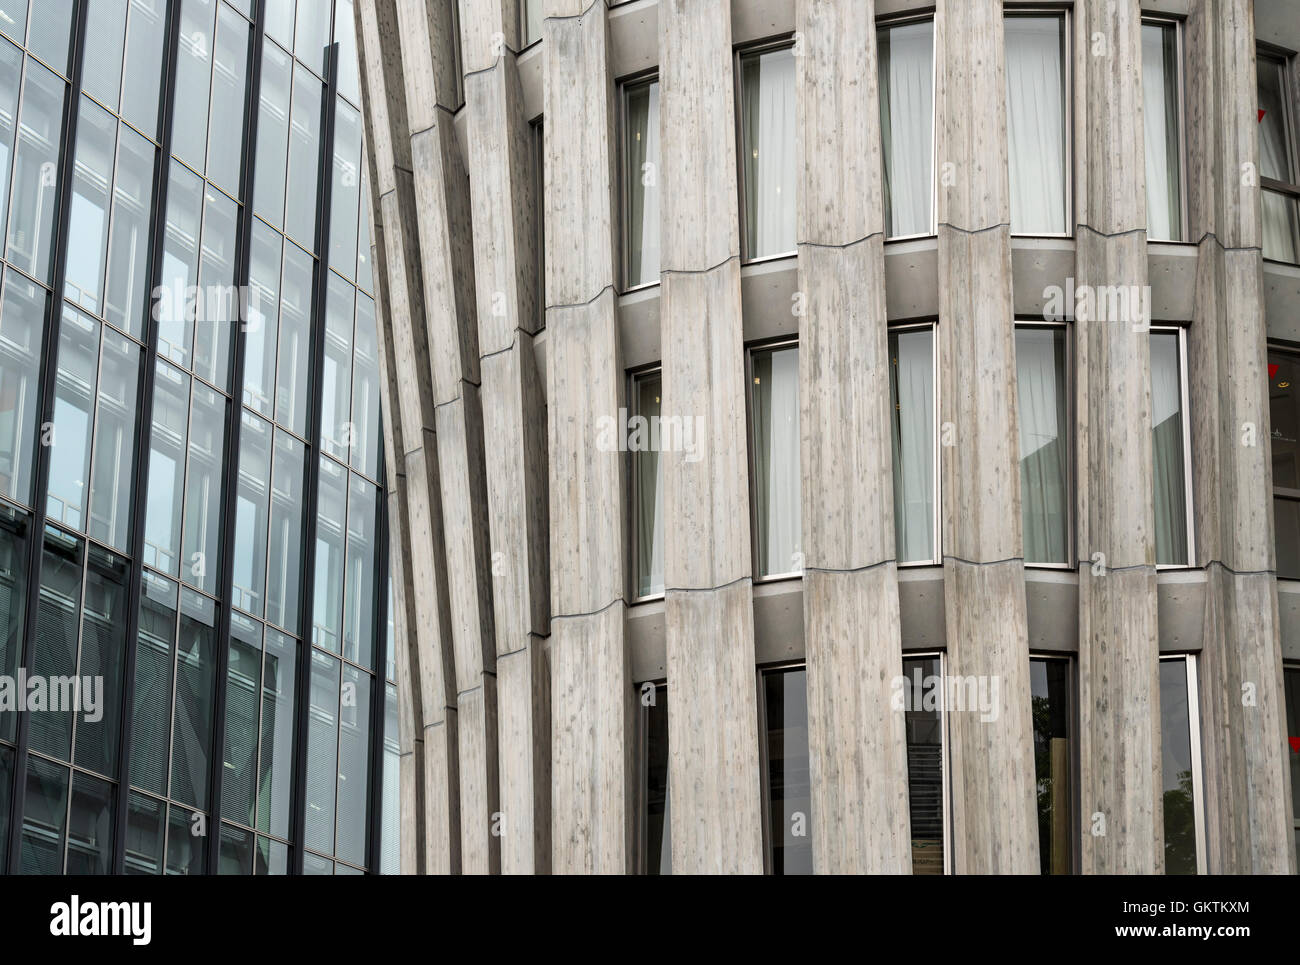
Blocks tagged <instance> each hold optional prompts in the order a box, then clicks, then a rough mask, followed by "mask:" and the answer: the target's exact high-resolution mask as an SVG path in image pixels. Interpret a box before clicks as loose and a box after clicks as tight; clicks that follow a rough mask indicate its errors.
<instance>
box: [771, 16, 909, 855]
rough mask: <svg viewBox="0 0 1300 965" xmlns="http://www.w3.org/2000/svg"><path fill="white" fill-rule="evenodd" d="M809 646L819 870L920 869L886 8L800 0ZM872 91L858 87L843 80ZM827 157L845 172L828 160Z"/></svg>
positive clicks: (803, 401) (815, 838)
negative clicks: (880, 59)
mask: <svg viewBox="0 0 1300 965" xmlns="http://www.w3.org/2000/svg"><path fill="white" fill-rule="evenodd" d="M797 17H798V30H799V33H800V36H801V44H800V56H799V57H798V58H797V59H796V70H797V72H798V81H797V94H796V98H795V104H796V108H797V114H798V122H797V124H798V126H797V130H798V144H799V152H800V153H799V178H800V180H799V193H798V197H799V201H800V203H799V206H798V208H799V242H800V243H799V291H800V292H801V293H803V296H804V298H805V299H806V306H805V312H804V315H803V316H802V318H801V321H800V330H799V367H800V371H799V392H800V414H799V418H800V425H801V426H802V431H801V433H800V434H801V436H802V448H801V452H800V460H801V462H800V464H801V465H802V467H803V471H802V479H801V480H800V485H801V487H802V491H803V548H804V557H805V566H804V574H803V611H804V642H805V646H806V647H807V654H808V658H807V659H808V745H809V767H810V773H811V778H812V782H811V783H812V794H813V796H812V815H811V823H812V841H813V867H814V869H815V870H816V871H817V872H824V873H837V874H853V873H876V874H881V873H904V874H905V873H908V872H910V871H911V869H912V854H911V848H910V847H909V838H910V834H909V822H908V799H907V746H906V733H905V731H904V726H903V715H902V714H901V713H898V712H895V711H892V710H891V709H890V707H891V696H892V686H891V684H892V681H893V680H894V679H895V678H896V677H898V676H899V675H901V674H902V672H903V663H902V648H901V641H900V637H899V622H898V571H897V568H896V566H895V559H896V557H895V551H894V504H893V499H892V493H893V476H892V467H891V465H890V453H891V443H890V431H889V341H888V333H887V329H886V325H885V261H884V230H883V228H884V224H883V205H882V200H881V183H882V181H881V160H880V111H879V103H878V101H877V79H876V78H877V71H876V27H875V3H874V2H873V0H867V2H861V0H799V3H798V7H797ZM845 77H855V78H857V83H855V84H845V83H843V78H845ZM827 158H834V159H835V163H833V164H828V163H827Z"/></svg>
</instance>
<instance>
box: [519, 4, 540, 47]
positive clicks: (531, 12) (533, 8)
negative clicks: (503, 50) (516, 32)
mask: <svg viewBox="0 0 1300 965" xmlns="http://www.w3.org/2000/svg"><path fill="white" fill-rule="evenodd" d="M520 3H521V5H522V7H523V22H524V23H523V27H524V36H523V45H524V46H527V45H528V44H531V43H532V42H533V41H534V40H541V39H542V17H543V16H544V10H543V2H542V0H520Z"/></svg>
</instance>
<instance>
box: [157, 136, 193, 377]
mask: <svg viewBox="0 0 1300 965" xmlns="http://www.w3.org/2000/svg"><path fill="white" fill-rule="evenodd" d="M202 218H203V179H202V178H199V177H196V176H195V175H194V174H193V173H191V172H190V171H188V170H186V169H185V167H184V166H182V165H180V164H177V163H176V162H175V161H173V162H172V165H171V179H170V181H169V182H168V185H167V233H166V238H165V240H164V242H163V263H162V278H161V280H160V281H161V284H160V286H159V287H160V289H161V290H160V291H159V292H158V301H157V304H156V305H155V306H154V311H155V312H156V314H157V316H158V355H159V356H160V357H162V358H165V359H168V360H169V361H172V362H175V363H176V364H177V365H183V366H185V367H186V368H189V367H190V349H191V346H192V344H193V338H194V313H195V308H196V302H195V299H196V297H197V292H198V287H197V286H198V268H199V229H200V226H201V224H202Z"/></svg>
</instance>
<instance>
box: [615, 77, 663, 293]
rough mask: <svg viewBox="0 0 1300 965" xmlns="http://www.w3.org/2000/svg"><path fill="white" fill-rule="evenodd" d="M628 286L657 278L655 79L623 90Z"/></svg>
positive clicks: (653, 280)
mask: <svg viewBox="0 0 1300 965" xmlns="http://www.w3.org/2000/svg"><path fill="white" fill-rule="evenodd" d="M623 96H624V99H625V100H624V104H625V108H624V110H625V116H626V126H627V130H626V132H625V136H626V138H627V143H626V144H625V145H624V148H623V150H624V152H625V154H624V157H625V158H626V159H627V169H626V170H625V171H624V172H623V184H624V186H625V190H626V192H627V197H626V200H625V202H624V203H625V205H626V208H627V278H626V279H625V281H626V285H627V287H628V288H634V287H636V286H637V285H644V284H646V283H648V282H655V281H658V280H659V81H657V80H652V81H650V82H649V83H646V84H636V85H629V86H628V87H627V88H626V89H625V90H624V94H623Z"/></svg>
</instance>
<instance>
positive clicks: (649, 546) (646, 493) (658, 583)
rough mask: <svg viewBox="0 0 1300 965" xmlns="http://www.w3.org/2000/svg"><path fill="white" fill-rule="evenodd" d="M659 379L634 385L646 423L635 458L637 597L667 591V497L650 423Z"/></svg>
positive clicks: (650, 378)
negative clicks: (665, 553) (665, 536)
mask: <svg viewBox="0 0 1300 965" xmlns="http://www.w3.org/2000/svg"><path fill="white" fill-rule="evenodd" d="M660 384H661V381H660V376H659V373H658V372H656V373H655V374H654V375H647V376H644V377H642V378H639V379H637V380H636V382H635V383H634V386H635V399H634V400H633V401H634V402H635V404H636V414H637V415H639V416H642V417H643V418H645V419H646V420H647V427H646V429H645V430H643V431H642V433H641V439H642V442H643V447H642V449H641V450H640V451H635V452H633V454H632V459H633V467H634V468H633V472H634V473H635V474H636V503H637V505H636V579H637V591H636V592H637V596H639V597H643V596H654V595H655V594H657V593H662V592H663V591H664V494H663V467H662V465H661V464H660V461H659V452H658V451H657V450H654V449H652V448H650V437H651V434H650V430H649V424H650V420H658V418H659V391H660Z"/></svg>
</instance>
